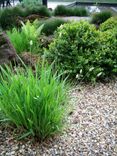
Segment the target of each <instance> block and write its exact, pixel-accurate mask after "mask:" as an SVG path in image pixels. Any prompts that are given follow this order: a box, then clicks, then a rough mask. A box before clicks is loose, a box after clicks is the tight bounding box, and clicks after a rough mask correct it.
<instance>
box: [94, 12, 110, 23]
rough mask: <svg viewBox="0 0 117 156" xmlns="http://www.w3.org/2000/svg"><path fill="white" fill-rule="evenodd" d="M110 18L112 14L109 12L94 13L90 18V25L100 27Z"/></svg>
mask: <svg viewBox="0 0 117 156" xmlns="http://www.w3.org/2000/svg"><path fill="white" fill-rule="evenodd" d="M110 17H112V13H111V12H110V11H102V12H100V13H95V14H94V15H93V16H92V21H91V22H92V23H93V24H96V25H100V24H101V23H103V22H105V21H106V20H107V19H108V18H110Z"/></svg>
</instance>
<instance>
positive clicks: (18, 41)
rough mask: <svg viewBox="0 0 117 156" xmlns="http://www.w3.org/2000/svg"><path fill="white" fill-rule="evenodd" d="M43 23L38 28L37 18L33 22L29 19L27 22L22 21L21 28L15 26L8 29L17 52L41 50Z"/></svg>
mask: <svg viewBox="0 0 117 156" xmlns="http://www.w3.org/2000/svg"><path fill="white" fill-rule="evenodd" d="M42 28H43V25H41V26H40V27H39V28H37V20H36V21H34V22H33V23H30V21H27V23H26V24H24V23H23V22H22V27H21V30H19V29H17V28H13V29H12V30H9V31H7V35H8V37H9V39H10V40H11V42H12V44H13V46H14V47H15V49H16V51H17V53H21V52H24V51H30V52H32V53H37V52H39V42H38V37H39V36H40V34H41V30H42Z"/></svg>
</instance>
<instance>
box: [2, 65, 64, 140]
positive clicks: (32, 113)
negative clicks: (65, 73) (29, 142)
mask: <svg viewBox="0 0 117 156" xmlns="http://www.w3.org/2000/svg"><path fill="white" fill-rule="evenodd" d="M38 70H39V71H38ZM1 71H2V75H1V81H0V109H1V110H2V112H3V113H4V114H5V116H6V118H7V119H9V120H10V123H13V124H15V125H16V126H17V127H20V128H21V129H22V130H25V131H24V135H23V134H22V136H21V138H23V137H24V136H25V137H26V136H28V135H32V136H34V137H37V138H38V139H40V140H43V139H45V138H47V137H49V136H50V135H53V134H55V133H57V132H59V131H60V130H61V128H62V126H63V119H64V115H65V114H66V113H65V112H66V97H67V94H66V93H67V89H66V86H65V83H66V82H65V81H64V80H60V76H59V75H57V74H52V68H51V67H47V66H46V67H42V68H41V69H38V68H36V71H35V74H34V73H33V72H34V71H32V69H29V68H27V70H26V71H24V72H23V71H22V70H18V69H17V70H16V71H15V73H14V72H12V70H11V69H9V68H8V67H7V70H4V69H3V68H1Z"/></svg>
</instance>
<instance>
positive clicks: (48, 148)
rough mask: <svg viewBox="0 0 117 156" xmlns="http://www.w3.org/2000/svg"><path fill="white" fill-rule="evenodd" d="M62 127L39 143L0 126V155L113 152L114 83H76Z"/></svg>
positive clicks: (116, 140)
mask: <svg viewBox="0 0 117 156" xmlns="http://www.w3.org/2000/svg"><path fill="white" fill-rule="evenodd" d="M69 94H70V97H71V100H70V104H71V105H72V110H71V112H70V114H69V116H68V117H67V122H68V123H67V127H66V128H65V130H64V131H63V132H62V133H61V134H59V135H57V136H56V137H52V138H50V139H49V140H46V141H45V142H43V143H39V142H34V141H31V140H30V139H29V140H27V141H17V140H16V139H14V138H13V136H12V133H11V131H10V132H9V131H8V130H7V129H3V128H0V156H117V83H108V84H102V83H100V84H97V85H96V86H95V87H94V86H91V85H85V86H84V85H82V86H77V87H74V88H73V89H71V91H70V93H69Z"/></svg>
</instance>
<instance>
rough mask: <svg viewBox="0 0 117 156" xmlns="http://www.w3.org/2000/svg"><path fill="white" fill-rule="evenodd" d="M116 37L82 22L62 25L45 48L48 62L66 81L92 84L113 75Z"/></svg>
mask: <svg viewBox="0 0 117 156" xmlns="http://www.w3.org/2000/svg"><path fill="white" fill-rule="evenodd" d="M116 34H117V33H115V31H114V30H113V31H107V32H104V33H103V32H101V31H98V30H96V28H95V26H94V25H91V24H89V23H88V22H85V21H80V22H75V23H68V24H64V25H63V26H61V27H60V28H58V31H57V32H56V34H55V39H54V41H53V42H52V43H51V44H50V46H49V53H48V54H49V55H48V56H49V58H50V59H52V60H55V62H56V64H57V67H58V68H59V69H60V70H61V69H62V70H63V71H65V73H67V74H69V76H70V77H73V78H75V77H76V78H77V79H79V80H85V81H93V82H94V81H96V80H97V79H101V78H105V76H109V75H111V74H116V65H117V53H116V52H117V36H116Z"/></svg>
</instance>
